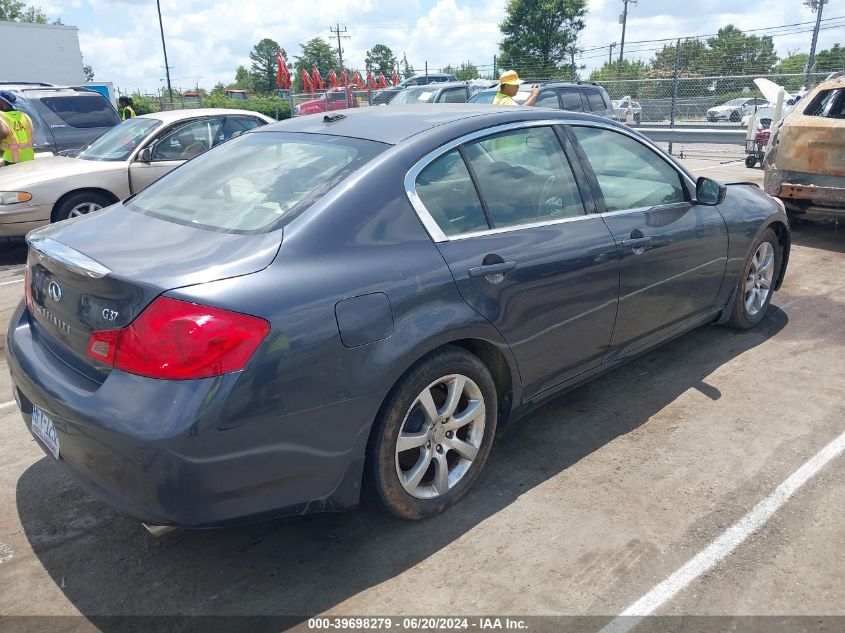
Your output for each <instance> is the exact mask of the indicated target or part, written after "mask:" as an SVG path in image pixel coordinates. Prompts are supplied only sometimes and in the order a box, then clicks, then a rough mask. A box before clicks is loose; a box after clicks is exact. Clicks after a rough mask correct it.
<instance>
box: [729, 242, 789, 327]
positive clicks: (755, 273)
mask: <svg viewBox="0 0 845 633" xmlns="http://www.w3.org/2000/svg"><path fill="white" fill-rule="evenodd" d="M780 265H781V248H780V243H779V242H778V238H777V235H775V232H774V231H773V230H772V229H766V230H765V231H763V233H762V234H761V235H760V236H759V237H758V238H757V239H756V240H754V243H753V244H752V245H751V248H750V249H749V252H748V256H747V257H746V259H745V265H744V266H743V269H742V271H743V272H742V275H741V276H740V278H739V282H738V283H737V286H736V291H735V295H734V304H733V309H732V310H731V316H730V319H728V321H727V323H726V325H728V326H730V327H734V328H737V329H740V330H749V329H751V328H753V327H754V326H755V325H757V324H758V323H760V321H762V320H763V317H764V316H766V311H767V310H768V309H769V304H770V303H771V301H772V293H773V292H774V286H775V280H776V276H777V274H778V272H779V271H780Z"/></svg>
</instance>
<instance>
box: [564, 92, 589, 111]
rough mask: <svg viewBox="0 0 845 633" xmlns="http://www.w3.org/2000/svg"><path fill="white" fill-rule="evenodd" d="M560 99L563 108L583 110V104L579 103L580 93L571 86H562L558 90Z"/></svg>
mask: <svg viewBox="0 0 845 633" xmlns="http://www.w3.org/2000/svg"><path fill="white" fill-rule="evenodd" d="M560 100H561V102H562V103H563V109H564V110H569V111H571V112H583V111H584V104H582V103H581V93H579V92H578V91H577V90H575V89H573V88H564V89H563V90H561V91H560Z"/></svg>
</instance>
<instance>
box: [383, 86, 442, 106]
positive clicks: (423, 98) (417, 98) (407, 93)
mask: <svg viewBox="0 0 845 633" xmlns="http://www.w3.org/2000/svg"><path fill="white" fill-rule="evenodd" d="M436 93H437V88H434V87H428V86H426V87H424V88H408V89H407V90H403V91H402V92H400V93H399V94H398V95H396V96H395V97H394V98H393V101H391V102H390V103H392V104H393V103H431V102H432V101H433V100H434V95H435V94H436Z"/></svg>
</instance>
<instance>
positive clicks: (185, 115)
mask: <svg viewBox="0 0 845 633" xmlns="http://www.w3.org/2000/svg"><path fill="white" fill-rule="evenodd" d="M223 114H246V115H249V116H258V117H259V118H265V119H266V115H264V114H261V113H260V112H253V111H251V110H237V109H232V108H189V109H185V110H165V111H162V112H151V113H150V114H142V115H141V116H140V117H138V118H142V119H157V120H159V121H162V122H164V123H172V122H174V121H182V120H184V119H196V118H199V117H205V116H220V115H223Z"/></svg>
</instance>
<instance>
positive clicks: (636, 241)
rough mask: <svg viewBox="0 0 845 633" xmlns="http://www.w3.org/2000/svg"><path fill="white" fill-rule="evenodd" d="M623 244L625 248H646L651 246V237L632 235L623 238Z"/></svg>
mask: <svg viewBox="0 0 845 633" xmlns="http://www.w3.org/2000/svg"><path fill="white" fill-rule="evenodd" d="M622 246H624V247H625V248H645V247H648V246H651V238H650V237H632V238H631V239H629V240H622Z"/></svg>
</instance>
